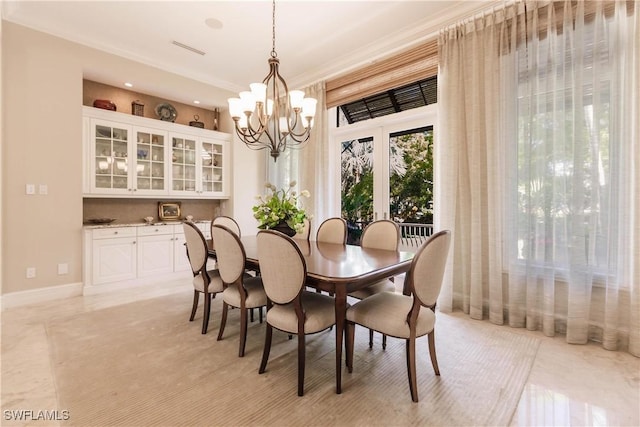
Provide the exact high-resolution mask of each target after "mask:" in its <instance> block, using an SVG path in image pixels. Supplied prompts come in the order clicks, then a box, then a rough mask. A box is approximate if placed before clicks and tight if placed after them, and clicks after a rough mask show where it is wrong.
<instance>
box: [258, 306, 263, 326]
mask: <svg viewBox="0 0 640 427" xmlns="http://www.w3.org/2000/svg"><path fill="white" fill-rule="evenodd" d="M258 314H259V315H260V323H262V307H258Z"/></svg>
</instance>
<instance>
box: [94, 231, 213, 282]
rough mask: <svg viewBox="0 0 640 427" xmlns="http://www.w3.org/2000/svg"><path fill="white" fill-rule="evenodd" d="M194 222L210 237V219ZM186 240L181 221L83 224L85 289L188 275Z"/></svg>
mask: <svg viewBox="0 0 640 427" xmlns="http://www.w3.org/2000/svg"><path fill="white" fill-rule="evenodd" d="M197 225H198V228H199V229H200V230H201V231H202V234H204V236H205V237H206V238H211V229H210V227H211V222H210V221H201V222H198V223H197ZM185 241H186V240H185V237H184V229H183V225H182V223H180V224H156V225H128V226H122V227H117V226H109V227H85V229H84V257H85V261H84V278H83V279H84V284H85V291H87V290H88V291H89V292H88V293H91V291H101V290H105V289H108V288H109V285H117V284H121V285H127V284H132V283H135V282H136V281H141V280H143V279H148V278H155V277H169V276H170V275H172V274H173V273H176V276H180V274H179V273H182V274H183V275H184V276H185V277H189V276H190V275H191V273H190V270H191V267H190V265H189V259H188V257H187V252H186V246H185ZM184 273H187V274H184ZM85 293H87V292H85Z"/></svg>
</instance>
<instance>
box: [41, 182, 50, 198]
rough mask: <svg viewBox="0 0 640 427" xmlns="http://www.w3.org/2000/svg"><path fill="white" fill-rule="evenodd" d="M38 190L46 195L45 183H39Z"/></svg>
mask: <svg viewBox="0 0 640 427" xmlns="http://www.w3.org/2000/svg"><path fill="white" fill-rule="evenodd" d="M38 192H39V193H40V194H42V195H43V196H44V195H47V194H48V193H49V187H48V186H47V184H40V185H39V186H38Z"/></svg>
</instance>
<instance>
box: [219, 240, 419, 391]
mask: <svg viewBox="0 0 640 427" xmlns="http://www.w3.org/2000/svg"><path fill="white" fill-rule="evenodd" d="M292 240H293V241H294V242H295V243H296V244H297V245H298V247H299V248H300V251H301V252H302V255H303V257H304V260H305V262H306V265H307V280H306V285H307V286H309V287H312V288H315V289H317V290H320V291H325V292H329V293H330V294H332V295H333V297H334V299H335V316H336V337H335V338H336V393H337V394H340V393H341V392H342V343H343V337H344V336H345V324H346V313H347V307H348V305H347V295H348V294H349V293H350V292H353V291H356V290H358V289H362V288H366V287H367V286H369V285H371V284H373V283H376V282H377V281H379V280H382V279H385V278H390V277H393V276H396V275H398V274H402V273H405V272H407V271H409V269H410V267H411V260H412V259H413V255H414V253H413V252H406V251H389V250H382V249H371V248H362V247H360V246H356V245H342V244H335V243H325V242H318V241H314V240H302V239H292ZM241 241H242V244H243V246H244V249H245V254H246V267H247V268H248V269H255V270H256V271H259V269H260V260H259V257H258V244H257V237H256V236H255V235H253V236H242V237H241ZM207 244H208V247H209V256H211V257H214V258H215V248H214V245H213V242H212V241H211V240H207Z"/></svg>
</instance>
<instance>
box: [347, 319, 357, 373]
mask: <svg viewBox="0 0 640 427" xmlns="http://www.w3.org/2000/svg"><path fill="white" fill-rule="evenodd" d="M345 326H346V329H347V331H346V332H347V336H346V339H347V340H346V341H347V342H346V345H345V346H346V350H347V370H348V372H349V373H352V372H353V351H354V348H353V347H354V345H355V337H356V325H355V323H351V322H346V323H345Z"/></svg>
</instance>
